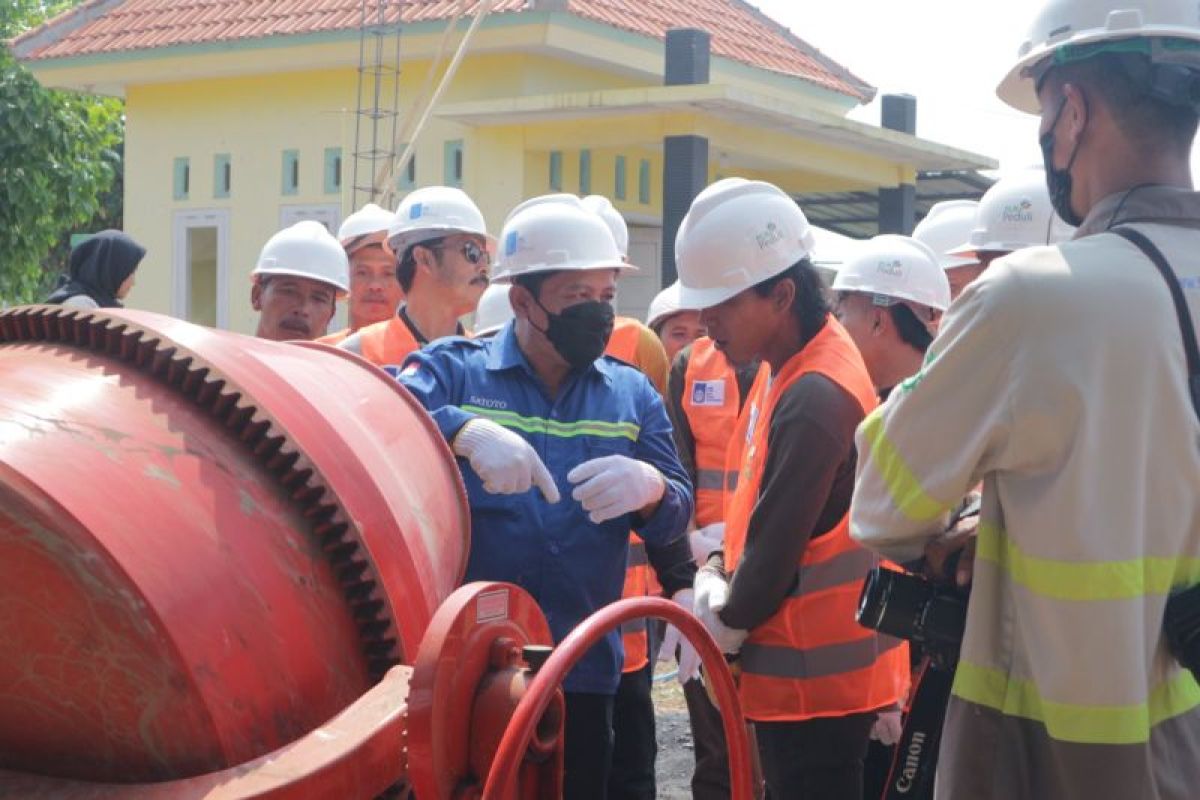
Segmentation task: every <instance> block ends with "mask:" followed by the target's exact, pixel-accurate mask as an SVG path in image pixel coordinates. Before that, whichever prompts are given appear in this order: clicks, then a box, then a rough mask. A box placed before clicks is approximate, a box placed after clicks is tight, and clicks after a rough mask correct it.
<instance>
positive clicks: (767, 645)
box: [725, 317, 909, 721]
mask: <svg viewBox="0 0 1200 800" xmlns="http://www.w3.org/2000/svg"><path fill="white" fill-rule="evenodd" d="M810 372H816V373H819V374H821V375H824V376H825V377H827V378H828V379H829V380H831V381H833V382H834V383H836V384H837V385H838V386H841V387H842V388H843V389H845V390H846V391H847V392H849V393H850V394H851V395H852V396H853V397H854V398H855V399H856V400H857V401H858V403H859V405H860V406H861V407H862V409H863V411H864V412H866V411H870V410H871V409H872V408H874V406H875V403H876V398H875V391H874V388H873V387H872V386H871V380H870V377H869V375H868V374H867V370H866V367H865V365H864V364H863V361H862V357H861V356H860V355H859V353H858V350H857V349H856V348H855V347H854V344H853V342H852V341H851V340H850V337H849V336H848V335H847V334H846V332H845V330H844V329H843V328H842V326H841V325H840V324H839V323H838V322H837V321H836V320H835V319H833V318H832V317H829V318H827V320H826V324H825V327H824V328H822V330H821V332H820V333H818V334H817V335H816V336H815V337H814V338H813V339H812V341H810V342H809V343H808V344H807V345H806V346H805V347H804V349H803V350H801V351H800V352H799V353H798V354H796V355H795V356H793V357H792V358H791V360H789V361H788V363H787V364H785V365H784V367H783V369H782V370H780V372H779V374H778V375H776V376H774V378H771V377H770V376H768V375H765V374H764V373H760V374H759V377H758V379H757V380H756V381H755V383H754V389H753V390H752V391H751V394H750V397H749V398H748V399H747V401H746V404H745V406H744V408H743V410H742V414H741V416H740V418H739V421H738V425H737V431H736V433H735V435H736V436H738V437H739V438H737V439H735V441H734V442H733V443H731V446H730V448H729V456H730V461H729V462H728V463H729V464H730V466H732V465H733V464H734V463H736V461H735V459H740V462H741V476H740V478H739V484H738V487H737V489H736V490H735V491H734V492H732V494H731V495H730V496H729V498H728V499H727V503H726V516H725V523H726V528H725V566H726V569H727V570H729V571H730V572H731V573H736V570H737V567H738V563H739V561H740V560H741V555H742V551H743V550H744V549H745V544H746V535H747V532H748V528H749V524H750V515H751V512H752V511H753V509H754V506H755V504H756V503H757V501H758V495H759V491H760V487H761V486H762V483H763V474H762V473H763V469H764V468H765V465H766V462H767V442H768V434H769V431H770V427H771V418H772V416H773V414H774V412H775V406H776V405H777V403H778V402H779V398H780V397H781V396H782V395H783V394H784V392H786V391H787V390H788V388H790V387H791V385H792V384H793V383H795V382H796V381H797V380H798V379H799V378H800V377H802V376H803V375H806V374H808V373H810ZM849 528H850V525H849V514H846V515H844V516H843V517H842V519H841V520H840V521H838V523H837V524H836V525H834V527H833V528H831V529H830V530H829V531H826V532H823V533H822V535H820V536H817V537H814V538H812V539H811V540H810V541H809V543H808V546H807V547H806V548H805V550H804V554H803V556H802V557H801V560H800V564H799V565H798V570H799V571H798V576H797V584H796V587H795V589H794V590H793V591H792V592H791V593H790V594H789V596H788V597H787V598H786V599H785V600H784V601H783V603H782V604H781V605H780V607H779V609H778V610H777V611H776V612H775V614H774V615H772V616H771V618H770V619H768V620H767V621H766V622H765V623H763V624H762V625H760V626H758V627H757V628H755V629H754V630H752V631H751V632H750V636H749V638H748V639H747V641H746V643H745V644H744V645H743V647H742V651H741V653H742V654H741V664H742V679H741V685H740V687H739V689H740V694H741V698H742V707H743V711H744V712H745V714H746V716H747V717H748V718H749V719H753V720H766V721H786V720H792V721H795V720H805V719H812V718H815V717H830V716H845V715H848V714H855V713H861V712H866V711H871V710H874V709H877V708H881V707H883V706H886V705H890V704H892V703H895V702H897V701H899V700H901V699H902V698H903V697H904V695H905V693H906V691H907V688H908V680H909V663H908V645H907V643H905V642H900V641H898V640H896V639H892V638H891V637H886V636H880V635H878V634H876V633H875V632H874V631H870V630H868V629H866V628H863V627H862V626H860V625H859V624H858V623H857V622H856V621H855V619H854V616H855V611H856V609H857V606H858V596H859V593H860V591H861V588H862V582H863V579H864V578H865V577H866V574H867V571H868V570H869V569H870V568H871V567H872V566H873V565H874V564H875V558H874V557H873V556H872V555H871V554H870V553H868V552H867V551H865V550H863V549H862V548H861V547H859V546H858V545H857V544H855V542H854V541H853V540H852V539H851V538H850V530H849ZM798 533H799V532H798ZM735 577H740V580H742V581H745V580H747V579H749V580H750V581H751V583H753V578H752V577H748V576H735Z"/></svg>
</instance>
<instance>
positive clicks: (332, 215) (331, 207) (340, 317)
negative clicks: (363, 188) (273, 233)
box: [279, 164, 349, 333]
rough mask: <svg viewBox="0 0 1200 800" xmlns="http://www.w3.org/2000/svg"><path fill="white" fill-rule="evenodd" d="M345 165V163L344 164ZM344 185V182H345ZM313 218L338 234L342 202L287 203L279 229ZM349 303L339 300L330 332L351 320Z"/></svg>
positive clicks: (283, 207)
mask: <svg viewBox="0 0 1200 800" xmlns="http://www.w3.org/2000/svg"><path fill="white" fill-rule="evenodd" d="M343 166H344V164H343ZM343 185H344V184H343ZM306 219H311V220H316V221H317V222H323V223H324V224H325V227H327V228H329V232H330V233H332V234H333V235H334V236H337V232H338V228H340V227H341V225H342V204H341V203H315V204H313V203H285V204H284V205H281V206H280V207H279V229H280V230H283V229H284V228H288V227H291V226H292V225H295V224H296V223H297V222H301V221H302V220H306ZM348 305H349V304H348V303H345V302H338V304H337V311H336V312H335V313H334V315H333V319H331V320H330V321H329V332H330V333H333V332H334V331H340V330H341V329H342V328H345V327H346V326H347V325H348V324H349V322H347V320H348V319H349V308H348Z"/></svg>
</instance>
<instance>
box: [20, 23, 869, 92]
mask: <svg viewBox="0 0 1200 800" xmlns="http://www.w3.org/2000/svg"><path fill="white" fill-rule="evenodd" d="M458 5H459V3H458V0H403V2H398V3H392V4H390V10H389V12H388V15H387V21H388V22H395V21H396V20H397V17H399V18H400V21H401V22H409V23H411V22H422V21H426V20H438V19H447V18H449V17H450V16H451V15H452V14H453V13H454V10H455V8H457V6H458ZM528 5H529V4H528V2H527V0H499V2H498V3H497V4H496V6H495V8H494V10H493V13H517V12H520V11H524V10H526V9H527V8H528ZM568 10H569V11H570V12H571V13H572V14H575V15H577V16H579V17H582V18H585V19H591V20H594V21H596V22H600V23H603V24H605V25H610V26H612V27H615V28H619V29H622V30H627V31H631V32H633V33H638V34H642V35H646V36H652V37H654V38H657V39H662V38H663V37H664V36H665V34H666V31H667V30H668V29H669V28H675V27H681V26H689V27H699V28H703V29H705V30H708V31H709V32H711V34H712V49H713V53H714V54H715V55H719V56H724V57H726V58H730V59H733V60H735V61H740V62H742V63H744V64H749V65H751V66H755V67H760V68H763V69H767V70H771V71H774V72H780V73H783V74H786V75H794V76H797V77H800V78H803V79H805V80H808V81H811V82H813V83H815V84H817V85H819V86H823V87H825V88H827V89H831V90H833V91H835V92H838V93H840V94H846V95H850V96H852V97H855V98H858V99H860V100H866V99H869V98H870V97H871V95H872V94H873V92H874V90H873V89H872V88H871V87H870V86H868V85H867V84H865V83H864V82H863V81H862V80H860V79H858V78H856V77H855V76H854V75H852V74H851V73H850V72H849V71H848V70H846V69H845V68H844V67H842V66H840V65H839V64H837V63H835V62H834V61H832V60H830V59H829V58H827V57H825V56H823V55H822V54H821V53H820V52H818V51H817V50H815V49H814V48H812V47H811V46H809V45H808V44H806V43H805V42H804V41H802V40H800V39H799V38H798V37H796V36H795V35H793V34H792V33H791V32H790V31H788V30H787V29H786V28H784V27H783V26H781V25H779V24H777V23H775V22H774V21H773V20H771V19H770V18H769V17H767V16H766V15H765V14H763V13H761V12H760V11H758V10H757V9H756V8H754V7H753V6H752V5H750V4H749V3H745V2H742V1H741V0H570V2H569V5H568ZM361 21H362V3H361V0H124V2H117V1H116V0H87V2H85V3H82V4H81V5H79V6H77V7H76V8H75V9H73V10H71V11H68V12H66V13H65V14H62V15H60V16H59V17H57V18H56V19H54V20H51V21H50V22H48V23H47V24H46V25H44V26H42V27H41V28H37V29H35V30H32V31H29V32H27V33H25V34H23V35H22V36H20V37H18V38H17V39H16V40H15V42H14V45H16V46H18V47H20V46H21V45H22V44H23V43H28V45H27V48H26V49H27V52H24V53H22V54H21V56H22V58H23V59H25V60H40V59H49V58H66V57H70V56H83V55H94V54H101V53H115V52H122V51H131V50H144V49H152V48H159V47H169V46H172V45H183V44H201V43H208V42H228V41H236V40H241V39H258V38H265V37H269V36H288V35H296V34H305V33H321V32H326V31H337V30H347V29H352V28H357V27H358V26H359V24H360V23H361Z"/></svg>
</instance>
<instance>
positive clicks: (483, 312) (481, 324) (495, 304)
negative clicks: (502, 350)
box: [474, 283, 515, 336]
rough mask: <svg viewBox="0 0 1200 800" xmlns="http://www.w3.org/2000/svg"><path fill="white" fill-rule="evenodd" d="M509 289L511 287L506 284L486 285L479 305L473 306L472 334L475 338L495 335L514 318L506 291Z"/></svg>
mask: <svg viewBox="0 0 1200 800" xmlns="http://www.w3.org/2000/svg"><path fill="white" fill-rule="evenodd" d="M511 288H512V286H510V285H509V284H507V283H503V284H501V283H491V284H488V287H487V289H485V290H484V291H483V295H482V296H481V297H480V298H479V305H477V306H475V326H474V333H475V335H476V336H487V335H488V334H489V333H495V332H496V331H498V330H500V329H501V328H502V327H504V324H505V323H506V322H508V321H509V320H510V319H512V318H513V317H514V316H515V315H514V313H513V307H512V303H511V302H509V299H508V290H509V289H511Z"/></svg>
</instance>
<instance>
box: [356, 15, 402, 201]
mask: <svg viewBox="0 0 1200 800" xmlns="http://www.w3.org/2000/svg"><path fill="white" fill-rule="evenodd" d="M402 3H403V0H362V20H361V26H360V30H361V35H360V37H359V47H358V108H357V111H356V113H355V122H354V175H353V183H352V184H351V185H352V186H353V188H354V192H353V198H352V199H353V202H354V208H355V209H357V208H361V207H362V206H363V204H365V203H368V202H374V201H376V200H378V199H379V198H380V197H381V196H383V195H384V194H385V193H386V191H387V187H386V186H379V185H377V181H378V179H379V176H380V175H385V174H390V172H391V165H392V163H393V162H394V161H395V160H396V155H397V153H396V129H397V125H398V123H399V118H400V110H399V109H400V105H399V104H400V31H401V23H400V12H401V5H402ZM389 19H390V21H389Z"/></svg>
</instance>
